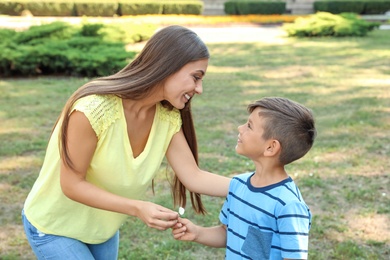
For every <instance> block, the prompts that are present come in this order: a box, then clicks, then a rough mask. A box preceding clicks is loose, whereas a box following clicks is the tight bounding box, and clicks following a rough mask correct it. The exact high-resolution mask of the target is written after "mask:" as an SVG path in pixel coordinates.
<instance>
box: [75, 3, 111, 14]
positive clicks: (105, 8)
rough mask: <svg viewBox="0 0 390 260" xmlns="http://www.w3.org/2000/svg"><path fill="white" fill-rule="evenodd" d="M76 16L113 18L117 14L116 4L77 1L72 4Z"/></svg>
mask: <svg viewBox="0 0 390 260" xmlns="http://www.w3.org/2000/svg"><path fill="white" fill-rule="evenodd" d="M74 10H75V15H76V16H102V17H113V16H115V15H116V14H117V12H118V3H117V2H107V1H106V0H79V1H75V2H74Z"/></svg>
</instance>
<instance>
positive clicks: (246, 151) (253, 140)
mask: <svg viewBox="0 0 390 260" xmlns="http://www.w3.org/2000/svg"><path fill="white" fill-rule="evenodd" d="M259 112H260V108H256V109H254V110H253V111H252V113H251V114H250V115H249V118H248V121H247V122H246V123H245V124H243V125H240V126H239V127H238V140H237V145H236V152H237V153H238V154H240V155H243V156H246V157H248V158H249V159H252V160H256V159H258V158H259V157H261V156H262V155H263V153H264V151H265V149H266V140H265V139H264V138H263V132H264V128H263V125H264V123H265V122H264V121H265V120H264V118H263V117H261V116H259Z"/></svg>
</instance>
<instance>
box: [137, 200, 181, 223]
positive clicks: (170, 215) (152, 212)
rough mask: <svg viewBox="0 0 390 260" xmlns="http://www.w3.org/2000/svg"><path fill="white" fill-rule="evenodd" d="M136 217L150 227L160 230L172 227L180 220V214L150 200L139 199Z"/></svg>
mask: <svg viewBox="0 0 390 260" xmlns="http://www.w3.org/2000/svg"><path fill="white" fill-rule="evenodd" d="M138 202H139V205H137V211H136V213H135V215H136V217H138V218H139V219H140V220H142V221H143V222H144V223H145V224H146V225H147V226H148V227H151V228H155V229H158V230H166V229H168V228H172V227H173V226H174V225H175V224H177V222H178V218H179V214H178V213H177V212H175V211H172V210H170V209H167V208H165V207H163V206H160V205H157V204H154V203H152V202H148V201H138Z"/></svg>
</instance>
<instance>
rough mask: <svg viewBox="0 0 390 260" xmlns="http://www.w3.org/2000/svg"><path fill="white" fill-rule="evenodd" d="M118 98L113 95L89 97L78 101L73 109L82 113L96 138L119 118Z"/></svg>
mask: <svg viewBox="0 0 390 260" xmlns="http://www.w3.org/2000/svg"><path fill="white" fill-rule="evenodd" d="M120 107H121V106H120V102H119V97H117V96H114V95H90V96H86V97H83V98H81V99H79V100H78V101H77V102H76V104H75V106H74V109H75V110H78V111H81V112H83V113H84V114H85V115H86V117H87V118H88V120H89V122H90V123H91V126H92V128H93V130H94V131H95V133H96V136H97V137H98V139H99V137H100V136H101V134H102V133H103V132H104V131H105V130H107V128H109V127H110V125H111V124H113V123H114V122H115V121H116V120H117V119H119V118H120V110H119V109H120Z"/></svg>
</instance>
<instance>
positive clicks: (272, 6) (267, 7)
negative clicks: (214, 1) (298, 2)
mask: <svg viewBox="0 0 390 260" xmlns="http://www.w3.org/2000/svg"><path fill="white" fill-rule="evenodd" d="M224 10H225V13H226V14H229V15H247V14H283V13H285V11H286V2H283V1H264V0H257V1H256V0H239V1H238V0H235V1H226V2H225V3H224Z"/></svg>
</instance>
